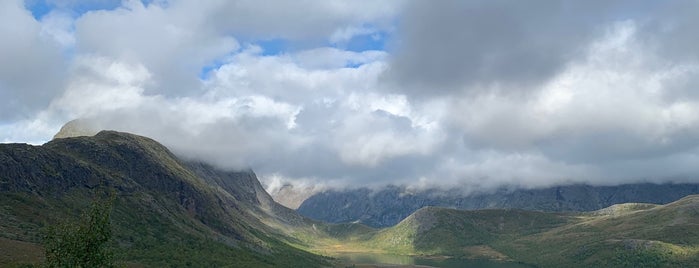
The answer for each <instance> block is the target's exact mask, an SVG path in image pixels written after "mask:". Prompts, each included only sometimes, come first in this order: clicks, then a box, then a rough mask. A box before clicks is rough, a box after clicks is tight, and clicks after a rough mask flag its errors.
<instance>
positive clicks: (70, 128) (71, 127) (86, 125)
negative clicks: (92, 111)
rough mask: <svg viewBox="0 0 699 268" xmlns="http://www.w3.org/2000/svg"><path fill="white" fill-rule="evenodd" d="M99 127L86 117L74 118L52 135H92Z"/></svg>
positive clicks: (58, 137)
mask: <svg viewBox="0 0 699 268" xmlns="http://www.w3.org/2000/svg"><path fill="white" fill-rule="evenodd" d="M99 131H100V129H98V127H97V126H96V125H95V124H94V123H91V122H90V121H88V120H87V119H75V120H71V121H70V122H68V123H66V124H65V125H63V127H61V130H59V131H58V133H56V135H54V136H53V139H63V138H73V137H83V136H88V137H89V136H94V135H95V134H97V132H99Z"/></svg>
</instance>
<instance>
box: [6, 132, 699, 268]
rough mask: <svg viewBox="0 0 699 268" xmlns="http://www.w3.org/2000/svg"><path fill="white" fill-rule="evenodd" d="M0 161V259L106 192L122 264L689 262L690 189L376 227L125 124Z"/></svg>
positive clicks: (440, 214) (694, 257)
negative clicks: (338, 217) (189, 156)
mask: <svg viewBox="0 0 699 268" xmlns="http://www.w3.org/2000/svg"><path fill="white" fill-rule="evenodd" d="M0 167H1V168H0V191H1V192H2V195H0V204H1V206H0V219H2V220H0V239H2V241H3V243H2V249H3V250H2V254H0V266H18V265H24V264H38V263H41V262H42V260H43V258H44V257H43V248H42V239H43V232H44V231H45V228H46V227H47V226H50V225H53V224H56V223H59V222H62V221H65V220H67V219H74V218H76V217H78V215H79V214H80V213H81V211H84V210H85V209H86V208H88V207H89V205H90V203H91V202H92V201H93V200H99V199H101V198H103V197H104V196H105V195H107V194H108V193H109V192H112V193H114V194H115V195H116V198H115V201H114V204H113V211H112V218H111V226H112V228H113V233H114V237H113V240H112V241H111V242H110V247H111V248H112V249H113V250H114V253H115V256H114V258H115V261H117V263H118V264H120V265H124V266H127V267H159V266H199V267H201V266H232V267H332V266H335V267H344V266H351V265H360V267H361V265H372V264H371V263H374V264H373V265H378V264H376V263H387V265H390V264H395V265H413V266H420V265H430V266H436V267H449V266H450V265H452V266H460V265H470V264H473V265H477V266H485V267H487V265H491V264H492V265H495V266H494V267H561V266H566V267H591V266H597V267H599V266H605V267H639V266H687V267H690V266H696V265H699V196H697V195H689V196H686V197H684V198H681V199H679V200H677V201H674V202H671V203H668V204H664V205H657V204H643V203H626V204H617V205H613V206H610V207H608V208H604V209H600V210H595V211H589V212H542V211H531V210H522V209H513V208H507V209H481V210H457V209H450V208H442V207H434V206H425V207H422V208H420V209H418V210H417V211H415V212H414V213H412V214H410V215H409V216H408V217H406V218H404V219H402V220H401V221H400V222H399V223H397V224H396V225H394V226H390V227H385V228H375V227H370V226H366V225H363V224H360V223H334V224H333V223H323V222H321V221H317V220H312V219H309V218H306V217H303V216H301V215H300V214H298V213H297V212H296V211H294V210H291V209H288V208H286V207H284V206H281V205H279V204H278V203H276V202H275V201H274V200H273V199H272V197H271V196H270V195H269V194H268V193H267V192H266V191H265V190H264V189H263V188H262V186H261V184H260V182H259V181H258V180H257V178H256V175H255V174H254V172H252V171H250V170H244V171H225V170H221V169H219V168H216V167H213V166H210V165H208V164H204V163H200V162H191V161H183V160H181V159H179V158H178V157H176V156H175V155H174V154H172V153H171V152H170V151H169V150H168V149H167V148H165V147H164V146H162V145H160V144H159V143H158V142H156V141H154V140H152V139H149V138H146V137H142V136H137V135H133V134H128V133H122V132H114V131H102V132H99V133H98V134H96V135H95V136H84V137H67V138H59V139H55V140H53V141H51V142H49V143H47V144H45V145H42V146H31V145H23V144H3V145H0ZM366 262H368V263H366ZM363 263H364V264H363Z"/></svg>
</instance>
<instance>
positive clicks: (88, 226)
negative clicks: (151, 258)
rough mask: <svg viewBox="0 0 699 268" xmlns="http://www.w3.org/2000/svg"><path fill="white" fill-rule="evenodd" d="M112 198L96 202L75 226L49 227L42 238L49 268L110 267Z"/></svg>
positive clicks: (65, 224) (72, 223)
mask: <svg viewBox="0 0 699 268" xmlns="http://www.w3.org/2000/svg"><path fill="white" fill-rule="evenodd" d="M113 200H114V198H113V197H110V198H109V199H108V200H102V201H95V202H94V203H93V204H92V208H91V209H90V211H89V213H86V214H83V215H82V216H81V218H80V220H79V221H78V222H64V223H62V224H58V225H55V226H49V227H48V229H47V233H46V236H45V237H44V247H45V251H46V266H48V267H113V266H114V264H113V261H112V256H113V254H112V252H111V250H110V248H109V246H108V242H109V241H110V239H111V238H112V228H111V225H110V214H111V210H112V203H113Z"/></svg>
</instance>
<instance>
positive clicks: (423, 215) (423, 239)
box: [346, 195, 699, 267]
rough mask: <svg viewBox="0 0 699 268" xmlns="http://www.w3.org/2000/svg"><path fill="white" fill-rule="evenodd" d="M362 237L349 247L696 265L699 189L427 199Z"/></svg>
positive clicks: (588, 263) (557, 263)
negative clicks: (532, 204) (655, 198)
mask: <svg viewBox="0 0 699 268" xmlns="http://www.w3.org/2000/svg"><path fill="white" fill-rule="evenodd" d="M362 237H363V238H361V239H357V240H355V241H347V242H346V243H349V244H353V246H347V247H350V248H354V249H357V248H365V249H366V251H367V252H386V253H395V254H404V255H425V256H449V257H457V258H476V259H493V260H500V261H514V262H521V263H527V264H532V265H535V266H540V267H697V266H699V195H693V196H688V197H685V198H683V199H681V200H678V201H676V202H673V203H670V204H667V205H652V204H621V205H615V206H612V207H609V208H606V209H602V210H599V211H595V212H589V213H567V214H562V213H545V212H534V211H524V210H511V209H508V210H474V211H460V210H454V209H446V208H436V207H426V208H423V209H420V210H418V211H417V212H415V213H414V214H412V215H410V216H409V217H408V218H406V219H405V220H403V221H402V222H400V223H399V224H398V225H396V226H394V227H390V228H386V229H382V230H378V231H375V232H374V233H369V234H366V233H365V234H363V236H362Z"/></svg>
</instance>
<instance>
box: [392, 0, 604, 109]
mask: <svg viewBox="0 0 699 268" xmlns="http://www.w3.org/2000/svg"><path fill="white" fill-rule="evenodd" d="M588 2H591V3H589V4H588ZM604 2H605V3H607V2H609V1H604ZM411 3H412V4H411V5H410V6H409V7H408V8H407V11H406V13H405V14H404V16H403V17H402V20H401V24H400V25H399V30H398V32H399V34H400V37H399V38H397V40H396V41H395V44H394V46H393V47H394V50H395V53H394V54H393V58H392V61H391V69H390V70H389V71H388V72H387V74H386V79H387V80H389V81H390V82H392V83H393V84H395V86H396V87H398V88H399V90H402V91H404V92H408V93H411V94H416V95H418V96H423V97H424V96H430V95H434V94H438V95H439V94H445V93H449V92H452V91H455V90H456V91H460V90H464V89H465V88H468V89H473V88H478V87H488V86H489V85H493V84H495V85H500V86H502V87H504V88H506V90H509V91H517V90H524V89H528V88H531V87H534V86H537V85H538V84H539V83H541V82H542V81H545V80H547V79H549V78H550V77H551V76H553V75H555V74H556V73H557V72H558V71H559V70H560V69H561V68H563V67H565V66H566V64H567V63H568V62H570V61H572V60H575V59H577V58H578V57H579V56H580V55H581V54H583V52H584V49H585V47H586V45H587V44H588V43H589V41H590V40H591V38H592V37H593V36H594V35H595V31H597V30H599V28H598V26H599V25H604V23H605V19H607V17H608V16H607V14H609V12H610V11H611V10H612V8H613V7H612V5H611V4H605V5H599V4H594V3H598V2H596V1H584V3H580V2H573V1H535V2H528V1H439V2H431V1H413V2H411ZM595 5H598V6H595Z"/></svg>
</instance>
